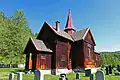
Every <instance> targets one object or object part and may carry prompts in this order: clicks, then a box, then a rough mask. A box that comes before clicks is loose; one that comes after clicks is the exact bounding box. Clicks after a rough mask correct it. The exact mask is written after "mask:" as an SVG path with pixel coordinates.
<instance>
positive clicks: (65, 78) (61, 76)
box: [59, 73, 68, 80]
mask: <svg viewBox="0 0 120 80" xmlns="http://www.w3.org/2000/svg"><path fill="white" fill-rule="evenodd" d="M59 80H68V78H67V77H66V74H64V73H63V74H60V78H59Z"/></svg>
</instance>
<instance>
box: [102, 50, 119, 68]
mask: <svg viewBox="0 0 120 80" xmlns="http://www.w3.org/2000/svg"><path fill="white" fill-rule="evenodd" d="M101 58H102V59H101V60H102V65H112V66H116V65H118V64H120V53H118V52H102V53H101Z"/></svg>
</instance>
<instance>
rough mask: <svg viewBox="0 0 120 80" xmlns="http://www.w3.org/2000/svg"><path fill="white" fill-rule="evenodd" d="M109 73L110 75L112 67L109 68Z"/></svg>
mask: <svg viewBox="0 0 120 80" xmlns="http://www.w3.org/2000/svg"><path fill="white" fill-rule="evenodd" d="M109 73H110V74H112V66H109Z"/></svg>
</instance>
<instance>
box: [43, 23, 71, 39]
mask: <svg viewBox="0 0 120 80" xmlns="http://www.w3.org/2000/svg"><path fill="white" fill-rule="evenodd" d="M46 24H47V25H48V27H49V28H50V29H51V30H52V31H53V32H54V33H55V34H57V35H58V36H61V37H64V38H66V39H68V40H71V41H73V39H72V37H71V36H70V35H69V34H68V33H66V32H65V31H64V30H59V31H56V29H55V27H53V26H52V25H50V24H48V23H47V22H45V23H44V25H46Z"/></svg>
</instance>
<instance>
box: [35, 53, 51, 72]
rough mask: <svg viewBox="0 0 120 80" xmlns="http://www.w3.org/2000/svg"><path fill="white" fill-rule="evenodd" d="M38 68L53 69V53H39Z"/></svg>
mask: <svg viewBox="0 0 120 80" xmlns="http://www.w3.org/2000/svg"><path fill="white" fill-rule="evenodd" d="M36 69H37V70H39V69H51V53H46V52H39V53H37V58H36Z"/></svg>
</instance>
